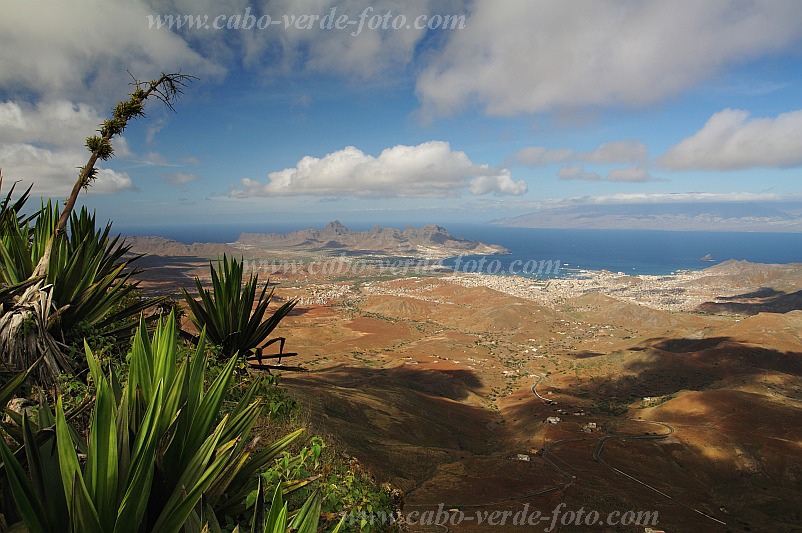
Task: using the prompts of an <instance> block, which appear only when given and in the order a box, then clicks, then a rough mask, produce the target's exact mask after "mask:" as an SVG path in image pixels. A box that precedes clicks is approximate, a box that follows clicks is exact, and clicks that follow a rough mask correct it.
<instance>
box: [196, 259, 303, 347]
mask: <svg viewBox="0 0 802 533" xmlns="http://www.w3.org/2000/svg"><path fill="white" fill-rule="evenodd" d="M209 269H210V271H211V276H212V289H211V291H209V290H207V289H205V288H204V287H203V284H202V283H201V281H200V280H199V279H198V278H195V286H196V288H197V289H198V296H199V297H200V301H197V300H195V299H194V298H193V297H192V296H190V294H189V293H188V292H187V291H186V290H184V289H181V290H182V293H183V295H184V300H185V301H186V303H187V306H188V307H189V310H190V318H191V320H192V323H193V324H195V327H196V328H197V329H198V331H201V330H204V329H205V330H206V337H207V339H208V340H209V341H210V342H211V343H212V344H214V345H216V346H219V347H220V348H221V350H222V354H223V356H225V357H231V356H233V355H235V354H239V355H241V356H243V357H245V356H247V355H249V352H250V351H251V350H253V349H254V348H256V347H258V346H259V345H260V344H262V343H263V342H264V341H265V340H266V339H267V338H268V337H269V336H270V334H271V333H272V332H273V330H274V329H275V328H276V326H278V324H279V322H281V320H282V319H283V318H284V317H285V316H287V314H288V313H289V312H290V311H291V310H292V308H293V307H295V303H296V302H295V301H294V300H290V301H288V302H285V303H284V304H283V305H282V306H280V307H279V308H278V309H276V310H275V311H274V312H273V313H272V314H270V315H269V316H268V317H267V318H265V316H266V315H267V314H268V313H267V307H268V305H269V304H270V300H271V299H272V297H273V290H272V289H271V290H270V291H269V292H268V290H267V289H268V285H269V283H265V284H264V286H263V287H262V291H261V292H260V293H259V297H258V298H257V297H256V289H257V285H258V283H259V277H258V276H256V275H252V276H250V277H249V278H248V281H247V282H246V283H245V286H244V287H243V285H242V280H243V263H242V262H240V261H237V260H236V259H231V260H230V261H229V259H228V257H226V256H225V255H223V258H222V259H219V260H218V261H217V269H215V267H214V264H212V263H209ZM254 304H256V307H254Z"/></svg>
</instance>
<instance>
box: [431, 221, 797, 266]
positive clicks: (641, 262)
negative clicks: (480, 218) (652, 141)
mask: <svg viewBox="0 0 802 533" xmlns="http://www.w3.org/2000/svg"><path fill="white" fill-rule="evenodd" d="M449 231H450V232H451V233H452V234H453V235H459V236H462V237H466V238H470V239H473V240H480V241H483V242H488V243H493V244H500V245H502V246H504V247H505V248H507V249H508V250H510V251H511V252H512V253H510V254H505V255H498V256H488V258H487V260H491V259H498V260H499V261H501V263H502V268H508V265H511V264H512V263H513V262H514V261H520V262H521V263H518V264H524V265H525V264H526V263H527V262H529V261H532V260H537V262H538V264H540V261H556V260H559V261H560V262H561V264H562V265H563V269H561V270H563V272H562V274H566V273H569V272H570V271H573V270H575V269H583V270H608V271H611V272H624V273H627V274H652V275H664V274H670V273H672V272H676V271H678V270H699V269H702V268H707V267H709V266H712V265H714V264H718V263H720V262H723V261H726V260H729V259H744V260H747V261H751V262H755V263H796V262H802V234H799V233H736V232H704V231H650V230H602V229H599V230H590V229H535V228H506V227H500V226H490V225H486V226H479V225H472V226H452V227H451V228H449ZM706 255H710V256H711V257H712V258H713V259H714V261H713V262H705V261H701V260H700V259H701V258H702V257H704V256H706ZM462 259H463V261H464V260H467V259H468V258H462ZM453 262H454V259H452V260H449V261H446V262H445V263H444V264H445V266H450V265H453ZM566 267H567V268H566Z"/></svg>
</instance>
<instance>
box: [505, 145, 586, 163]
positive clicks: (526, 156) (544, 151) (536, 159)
mask: <svg viewBox="0 0 802 533" xmlns="http://www.w3.org/2000/svg"><path fill="white" fill-rule="evenodd" d="M573 157H574V150H573V149H571V148H556V149H554V148H546V147H545V146H529V147H527V148H523V149H521V150H518V151H517V152H515V153H514V154H513V155H512V156H511V157H510V160H511V161H513V162H516V163H520V164H522V165H527V166H530V167H540V166H545V165H550V164H552V163H564V162H566V161H570V160H571V159H573Z"/></svg>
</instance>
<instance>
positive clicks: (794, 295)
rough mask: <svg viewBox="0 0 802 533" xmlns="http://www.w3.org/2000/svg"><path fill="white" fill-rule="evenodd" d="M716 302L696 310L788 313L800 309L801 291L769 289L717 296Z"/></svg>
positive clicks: (717, 312)
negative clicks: (787, 291) (788, 291)
mask: <svg viewBox="0 0 802 533" xmlns="http://www.w3.org/2000/svg"><path fill="white" fill-rule="evenodd" d="M716 300H719V301H716V302H705V303H703V304H700V305H699V306H698V307H697V308H696V310H697V311H700V312H703V313H714V314H722V313H733V314H738V315H756V314H758V313H788V312H790V311H796V310H800V309H802V290H800V291H796V292H790V293H786V292H782V291H778V290H776V289H772V288H770V287H763V288H761V289H758V290H756V291H752V292H749V293H745V294H739V295H736V296H719V297H717V298H716Z"/></svg>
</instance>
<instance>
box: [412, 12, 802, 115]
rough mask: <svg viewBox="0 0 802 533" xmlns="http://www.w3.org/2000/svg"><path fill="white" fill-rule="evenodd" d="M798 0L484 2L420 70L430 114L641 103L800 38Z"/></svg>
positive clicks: (419, 88) (421, 88) (801, 14)
mask: <svg viewBox="0 0 802 533" xmlns="http://www.w3.org/2000/svg"><path fill="white" fill-rule="evenodd" d="M800 19H802V3H799V2H798V1H796V0H748V1H743V0H705V1H704V2H699V1H696V0H656V1H651V2H621V1H619V0H574V1H571V2H531V1H530V0H508V1H505V2H477V3H476V4H475V5H474V8H473V9H472V11H471V13H470V15H469V18H468V20H467V22H466V28H469V29H470V31H458V32H453V33H452V34H450V36H449V37H450V38H449V40H448V43H447V44H446V46H445V47H444V49H443V50H442V51H440V52H438V53H437V54H436V55H435V56H434V57H433V58H432V60H431V61H430V63H429V64H428V65H427V67H426V68H424V69H423V71H422V72H421V73H420V75H419V77H418V80H417V92H418V95H419V96H420V99H421V100H422V104H423V111H424V115H426V116H432V115H438V114H450V113H453V112H456V111H458V110H460V109H463V108H464V107H466V106H468V105H472V104H478V105H481V106H483V107H484V108H485V110H486V111H487V112H488V113H489V114H491V115H502V116H503V115H515V114H519V113H536V112H542V111H548V110H552V109H555V108H560V109H568V110H571V109H576V108H582V107H588V106H604V105H625V106H636V107H637V106H644V105H648V104H650V103H653V102H658V101H661V100H663V99H665V98H667V97H671V96H673V95H676V94H679V93H680V92H682V91H683V90H686V89H687V88H689V87H691V86H693V85H694V84H697V83H699V82H701V81H704V80H706V79H709V78H710V77H712V76H714V75H716V74H717V73H719V72H721V71H722V70H723V69H725V68H726V67H729V66H731V65H734V64H737V63H739V62H745V61H749V60H751V59H754V58H757V57H761V56H764V55H766V54H771V53H776V52H779V51H782V50H786V49H790V48H791V47H793V46H794V45H795V44H796V43H798V41H799V40H800V38H802V25H800V24H799V20H800Z"/></svg>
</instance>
